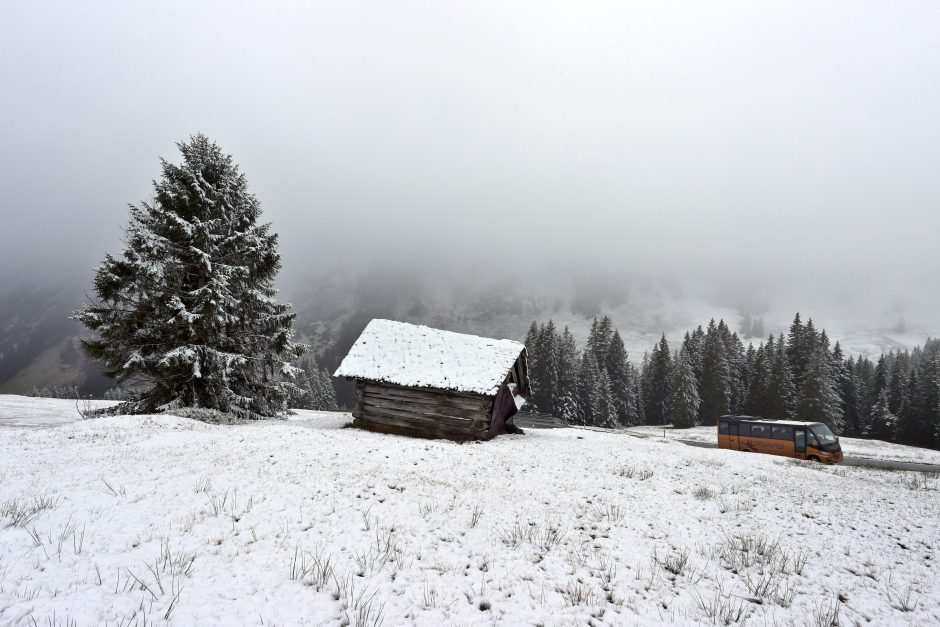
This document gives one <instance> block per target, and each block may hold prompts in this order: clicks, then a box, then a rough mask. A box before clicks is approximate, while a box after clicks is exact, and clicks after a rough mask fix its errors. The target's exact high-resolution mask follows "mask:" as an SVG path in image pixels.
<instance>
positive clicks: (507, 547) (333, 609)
mask: <svg viewBox="0 0 940 627" xmlns="http://www.w3.org/2000/svg"><path fill="white" fill-rule="evenodd" d="M10 402H14V403H16V404H18V405H17V406H18V407H19V409H17V410H16V411H18V412H25V413H26V414H29V413H30V409H29V404H30V403H34V402H35V403H37V406H36V413H37V414H42V413H43V412H45V411H46V409H44V408H43V402H42V401H34V400H26V401H11V399H9V397H0V411H2V412H3V415H7V413H8V412H9V411H10V407H9V406H8V403H10ZM347 420H348V416H346V415H344V414H326V413H317V412H300V414H299V415H298V416H297V417H296V419H293V420H290V421H276V422H269V423H261V424H249V425H236V426H216V425H207V424H203V423H198V422H194V421H192V420H188V419H182V418H176V417H172V416H141V417H111V418H102V419H95V420H89V421H81V422H68V421H65V424H62V425H60V426H58V427H56V428H51V429H34V428H23V427H9V428H4V429H0V451H2V455H0V625H6V624H26V625H28V624H33V623H32V621H35V624H39V625H46V624H49V622H50V621H52V620H53V618H54V621H55V624H72V623H71V622H70V621H74V624H76V625H78V626H82V625H97V624H102V623H107V624H115V623H122V622H123V624H128V623H129V622H130V623H133V622H134V621H136V622H137V623H138V624H140V623H142V622H146V623H147V624H176V625H197V624H198V625H231V624H239V625H247V624H255V625H262V624H264V625H271V624H275V625H320V624H326V625H338V624H343V623H344V622H348V623H350V624H363V625H364V624H378V623H381V624H386V625H400V624H416V625H456V624H463V625H467V624H494V623H502V624H534V623H541V624H545V625H581V624H587V623H588V622H589V621H593V622H594V623H597V624H614V625H620V624H630V625H632V624H639V625H659V624H689V625H693V624H709V623H712V622H721V621H724V620H725V619H727V620H729V621H731V622H734V621H735V620H736V621H738V622H740V621H741V620H745V619H746V620H747V621H748V623H749V624H759V625H760V624H768V625H806V624H812V625H816V624H827V622H826V621H827V619H831V618H832V617H833V616H834V615H838V616H840V617H841V620H842V622H843V624H851V622H852V621H857V622H859V623H860V624H870V625H889V624H913V625H934V624H940V590H938V583H937V579H938V577H937V576H936V561H937V543H938V541H940V540H938V539H940V484H938V480H937V478H936V477H930V476H927V475H922V474H915V473H903V472H883V471H876V470H871V469H865V468H848V467H824V466H819V465H811V464H805V463H794V462H793V461H790V460H783V459H777V458H773V457H769V456H757V455H750V456H747V455H741V454H739V453H735V452H732V451H722V450H708V449H699V448H692V447H686V446H676V445H675V444H674V443H668V442H667V443H661V442H658V441H656V440H655V439H653V438H650V439H640V438H632V437H624V436H623V435H615V434H608V433H598V432H593V431H586V430H573V429H550V430H531V431H528V432H527V434H526V435H524V436H504V437H500V438H498V439H496V440H494V441H492V442H488V443H476V444H465V445H457V444H453V443H450V442H444V441H423V440H414V439H408V438H402V437H396V436H385V435H379V434H375V433H367V432H362V431H358V430H355V429H344V428H342V427H343V425H344V423H345V422H346V421H347ZM43 422H48V419H44V421H43ZM840 598H841V599H842V600H840ZM748 599H752V600H751V601H749V600H748Z"/></svg>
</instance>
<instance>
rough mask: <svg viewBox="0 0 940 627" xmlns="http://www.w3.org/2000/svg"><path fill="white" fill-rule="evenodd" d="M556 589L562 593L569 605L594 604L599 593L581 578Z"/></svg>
mask: <svg viewBox="0 0 940 627" xmlns="http://www.w3.org/2000/svg"><path fill="white" fill-rule="evenodd" d="M556 590H557V591H558V592H559V593H560V594H561V596H562V598H563V599H564V600H565V603H567V604H568V605H572V606H574V605H594V604H595V601H596V598H597V595H596V594H595V593H594V591H593V590H591V588H590V586H588V585H587V584H585V583H584V582H582V581H580V580H572V581H569V582H568V583H567V584H565V585H564V586H559V587H558V588H556Z"/></svg>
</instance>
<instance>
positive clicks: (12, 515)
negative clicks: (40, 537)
mask: <svg viewBox="0 0 940 627" xmlns="http://www.w3.org/2000/svg"><path fill="white" fill-rule="evenodd" d="M59 501H60V499H59V497H57V496H56V497H53V496H49V495H40V496H34V497H32V498H30V499H24V500H22V501H21V500H19V499H12V500H10V501H6V502H4V503H3V504H2V505H0V518H6V519H7V524H6V526H7V527H26V525H29V524H31V523H32V522H34V521H35V520H36V519H37V518H39V516H40V515H42V513H43V512H45V511H46V510H52V509H55V508H57V507H58V506H59Z"/></svg>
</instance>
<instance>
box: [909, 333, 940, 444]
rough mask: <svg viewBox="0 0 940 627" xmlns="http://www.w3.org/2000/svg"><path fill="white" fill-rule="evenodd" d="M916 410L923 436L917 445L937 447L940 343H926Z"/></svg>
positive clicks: (921, 364) (938, 438)
mask: <svg viewBox="0 0 940 627" xmlns="http://www.w3.org/2000/svg"><path fill="white" fill-rule="evenodd" d="M916 399H917V400H916V402H915V403H914V411H915V415H916V419H917V422H918V424H919V430H920V431H922V432H923V436H922V437H921V438H920V439H919V442H918V443H917V444H916V446H923V447H927V448H937V446H938V443H940V343H937V342H934V341H930V340H928V342H927V343H926V344H925V345H924V356H923V359H922V360H921V363H920V368H919V376H918V389H917V395H916Z"/></svg>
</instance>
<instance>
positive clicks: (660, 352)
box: [646, 334, 672, 425]
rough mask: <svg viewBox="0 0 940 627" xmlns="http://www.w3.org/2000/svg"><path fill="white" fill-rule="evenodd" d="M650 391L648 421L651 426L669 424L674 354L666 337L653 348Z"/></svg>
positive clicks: (647, 407) (647, 397)
mask: <svg viewBox="0 0 940 627" xmlns="http://www.w3.org/2000/svg"><path fill="white" fill-rule="evenodd" d="M648 376H649V383H648V385H649V391H648V392H647V394H646V420H647V422H648V423H649V424H655V425H661V424H666V423H668V422H669V415H668V414H669V411H668V408H669V391H670V388H671V386H672V353H671V352H670V351H669V342H667V341H666V335H665V334H663V336H662V337H661V338H660V340H659V344H657V345H656V346H654V347H653V352H652V354H651V356H650V360H649V374H648Z"/></svg>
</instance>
